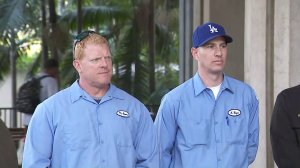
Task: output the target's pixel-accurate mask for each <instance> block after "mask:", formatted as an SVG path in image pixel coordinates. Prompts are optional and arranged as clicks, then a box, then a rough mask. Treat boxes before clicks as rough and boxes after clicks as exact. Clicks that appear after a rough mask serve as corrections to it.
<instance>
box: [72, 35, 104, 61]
mask: <svg viewBox="0 0 300 168" xmlns="http://www.w3.org/2000/svg"><path fill="white" fill-rule="evenodd" d="M87 44H97V45H103V44H106V45H107V46H109V45H108V41H107V40H106V38H105V37H103V36H101V35H99V34H97V33H89V34H88V35H87V36H86V37H84V38H83V39H82V40H81V41H78V42H76V41H75V43H74V50H73V59H82V58H83V57H84V55H83V50H84V48H85V47H86V45H87Z"/></svg>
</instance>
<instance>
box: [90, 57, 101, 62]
mask: <svg viewBox="0 0 300 168" xmlns="http://www.w3.org/2000/svg"><path fill="white" fill-rule="evenodd" d="M99 60H100V58H95V59H92V60H91V62H98V61H99Z"/></svg>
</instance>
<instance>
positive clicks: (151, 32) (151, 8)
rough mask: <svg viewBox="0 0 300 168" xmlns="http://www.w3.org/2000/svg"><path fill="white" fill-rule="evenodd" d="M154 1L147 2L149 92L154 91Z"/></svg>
mask: <svg viewBox="0 0 300 168" xmlns="http://www.w3.org/2000/svg"><path fill="white" fill-rule="evenodd" d="M154 7H155V0H150V1H149V92H150V94H151V93H153V92H154V91H155V61H154V57H155V21H154Z"/></svg>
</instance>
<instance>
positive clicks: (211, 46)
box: [206, 45, 214, 48]
mask: <svg viewBox="0 0 300 168" xmlns="http://www.w3.org/2000/svg"><path fill="white" fill-rule="evenodd" d="M206 47H207V48H214V46H213V45H207V46H206Z"/></svg>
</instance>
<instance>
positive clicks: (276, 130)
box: [270, 85, 300, 168]
mask: <svg viewBox="0 0 300 168" xmlns="http://www.w3.org/2000/svg"><path fill="white" fill-rule="evenodd" d="M299 100H300V85H298V86H294V87H291V88H288V89H285V90H283V91H282V92H281V93H279V94H278V95H277V98H276V102H275V105H274V110H273V113H272V118H271V127H270V137H271V145H272V150H273V156H274V160H275V162H276V164H277V166H278V167H279V168H299V167H300V102H299Z"/></svg>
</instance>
